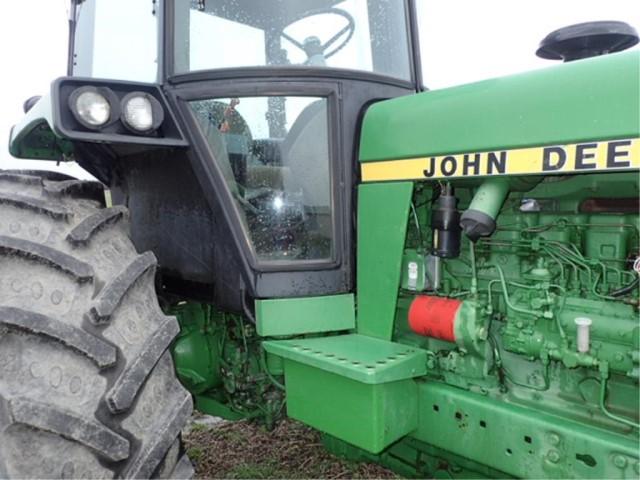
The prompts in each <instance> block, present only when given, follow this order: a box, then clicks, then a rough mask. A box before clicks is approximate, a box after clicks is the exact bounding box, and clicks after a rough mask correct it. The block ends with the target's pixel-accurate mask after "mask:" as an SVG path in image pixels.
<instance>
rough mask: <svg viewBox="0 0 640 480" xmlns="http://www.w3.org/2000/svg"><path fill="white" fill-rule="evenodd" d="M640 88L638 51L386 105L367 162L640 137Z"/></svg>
mask: <svg viewBox="0 0 640 480" xmlns="http://www.w3.org/2000/svg"><path fill="white" fill-rule="evenodd" d="M638 85H640V52H638V51H632V52H623V53H617V54H612V55H606V56H602V57H597V58H591V59H586V60H580V61H575V62H570V63H565V64H562V65H557V66H554V67H549V68H545V69H542V70H535V71H531V72H527V73H522V74H518V75H512V76H508V77H503V78H496V79H492V80H485V81H482V82H478V83H472V84H469V85H463V86H459V87H453V88H446V89H443V90H434V91H429V92H425V93H422V94H419V95H415V96H406V97H399V98H396V99H392V100H387V101H384V102H379V103H376V104H374V105H372V106H371V107H370V108H369V109H368V110H367V113H366V115H365V118H364V124H363V127H362V136H361V142H360V160H361V161H363V162H367V161H375V160H391V159H396V158H411V157H420V156H424V155H442V154H448V153H466V152H481V151H489V150H498V149H509V148H519V147H528V146H536V145H556V144H566V143H576V142H582V141H588V140H594V139H614V138H631V137H638V136H640V115H638V105H640V88H638Z"/></svg>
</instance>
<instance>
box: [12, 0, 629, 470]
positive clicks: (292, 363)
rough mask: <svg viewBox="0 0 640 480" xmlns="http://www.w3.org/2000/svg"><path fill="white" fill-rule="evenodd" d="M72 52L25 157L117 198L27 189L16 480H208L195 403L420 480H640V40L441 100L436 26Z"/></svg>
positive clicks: (606, 45) (293, 10)
mask: <svg viewBox="0 0 640 480" xmlns="http://www.w3.org/2000/svg"><path fill="white" fill-rule="evenodd" d="M70 26H71V28H70V32H71V36H70V47H69V72H68V76H67V77H63V78H60V79H58V80H56V81H55V82H54V83H53V84H52V87H51V92H50V94H49V95H46V96H44V97H42V98H34V99H30V100H29V101H27V102H26V104H25V111H26V115H25V117H24V119H23V120H22V121H21V122H20V123H19V124H18V125H16V126H15V127H14V128H13V130H12V132H11V137H10V144H9V149H10V152H11V153H12V154H13V156H15V157H18V158H28V159H41V160H51V161H55V162H64V161H69V160H73V161H76V162H78V163H79V164H80V165H81V166H82V167H83V168H84V169H86V170H87V171H88V172H90V173H91V174H92V175H93V176H94V177H95V178H97V179H98V180H99V182H86V181H80V180H76V179H73V178H70V177H67V176H64V175H62V174H59V173H51V172H36V171H0V477H2V478H61V477H64V478H71V477H82V478H112V477H124V478H149V477H157V478H188V477H190V476H192V475H193V468H192V466H191V463H190V461H189V459H188V458H187V457H186V455H185V453H184V448H183V446H182V445H181V443H180V432H181V430H182V428H183V426H184V425H185V423H186V422H187V420H188V419H189V417H190V415H191V413H192V409H193V405H194V404H195V408H196V409H198V410H200V411H202V412H205V413H208V414H211V415H216V416H220V417H223V418H227V419H231V420H237V419H249V418H250V419H255V421H260V422H264V423H265V424H266V425H267V426H270V425H273V424H274V423H275V422H277V421H278V419H279V418H282V417H283V416H285V415H287V416H289V417H292V418H294V419H297V420H299V421H301V422H303V423H305V424H307V425H310V426H312V427H314V428H315V429H317V430H319V431H321V432H322V438H323V443H324V444H325V446H326V447H327V448H328V449H330V450H331V451H333V452H335V453H337V454H339V455H343V456H345V457H348V458H351V459H357V460H367V461H374V462H379V463H381V464H383V465H386V466H388V467H389V468H391V469H393V470H395V471H397V472H399V473H400V474H402V475H406V476H412V477H427V478H480V477H485V478H486V477H496V478H498V477H499V478H505V477H530V478H638V477H640V458H639V451H638V450H639V448H638V447H639V437H638V429H639V424H638V422H639V419H638V416H639V388H638V382H639V377H640V323H639V312H638V308H639V298H640V287H639V278H640V251H639V231H640V213H639V200H638V198H639V176H638V170H639V169H640V138H639V137H640V114H639V109H640V87H639V86H640V55H639V53H638V51H630V52H621V50H624V49H626V48H627V47H629V46H632V45H634V44H635V43H637V42H638V37H637V34H636V32H635V30H634V29H633V28H631V27H629V26H628V25H626V24H623V23H619V22H595V23H590V24H581V25H575V26H572V27H567V28H565V29H561V30H559V31H556V32H554V33H552V34H550V35H549V36H548V37H547V38H545V39H544V40H543V41H542V43H541V45H540V49H539V50H538V55H539V56H542V57H545V58H554V59H564V60H565V61H566V62H565V63H561V64H559V65H556V66H552V67H550V68H547V69H543V70H538V71H532V72H528V73H524V74H519V75H514V76H508V77H503V78H498V79H493V80H487V81H482V82H478V83H474V84H469V85H464V86H459V87H454V88H447V89H443V90H438V91H423V90H424V88H423V87H422V80H421V70H420V68H421V67H420V56H419V51H418V40H417V39H418V34H417V20H416V6H415V2H414V1H413V0H366V1H365V0H295V1H294V0H262V1H259V2H257V1H252V0H153V1H137V2H131V1H126V2H125V1H123V0H118V1H114V0H74V1H72V3H71V21H70ZM605 54H606V55H605ZM589 57H596V58H589ZM141 80H142V81H141ZM140 252H144V253H140ZM248 447H249V448H250V446H248Z"/></svg>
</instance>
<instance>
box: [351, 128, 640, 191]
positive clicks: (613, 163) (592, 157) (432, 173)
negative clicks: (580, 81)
mask: <svg viewBox="0 0 640 480" xmlns="http://www.w3.org/2000/svg"><path fill="white" fill-rule="evenodd" d="M638 168H640V139H637V138H636V139H630V140H611V141H601V142H597V141H596V142H586V143H578V144H570V145H558V146H545V147H532V148H522V149H514V150H498V151H492V152H478V153H463V154H455V155H442V156H429V157H421V158H412V159H403V160H387V161H383V162H370V163H364V164H363V165H362V179H363V181H365V182H372V181H385V180H387V181H388V180H418V179H432V178H437V179H442V178H455V177H466V176H489V175H526V174H549V173H569V172H588V171H601V170H625V169H638Z"/></svg>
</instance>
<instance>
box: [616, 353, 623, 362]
mask: <svg viewBox="0 0 640 480" xmlns="http://www.w3.org/2000/svg"><path fill="white" fill-rule="evenodd" d="M623 360H624V356H623V355H622V354H621V353H616V361H617V362H621V361H623Z"/></svg>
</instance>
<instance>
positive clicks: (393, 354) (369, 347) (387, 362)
mask: <svg viewBox="0 0 640 480" xmlns="http://www.w3.org/2000/svg"><path fill="white" fill-rule="evenodd" d="M263 345H264V348H265V349H266V350H267V351H268V352H269V353H273V354H275V355H278V356H281V357H283V358H286V359H289V360H292V361H295V362H298V363H303V364H305V365H308V366H310V367H314V368H316V369H320V370H325V371H328V372H332V373H335V374H338V375H341V376H344V377H347V378H350V379H352V380H355V381H358V382H362V383H369V384H379V383H385V382H392V381H395V380H404V379H407V378H413V377H417V376H420V375H424V374H425V373H426V372H427V370H426V359H427V357H426V354H425V352H423V351H421V350H417V349H415V348H411V347H407V346H406V345H401V344H398V343H392V342H387V341H385V340H379V339H377V338H374V337H367V336H364V335H357V334H353V335H336V336H329V337H320V338H307V339H299V340H278V341H267V342H265V343H264V344H263Z"/></svg>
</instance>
